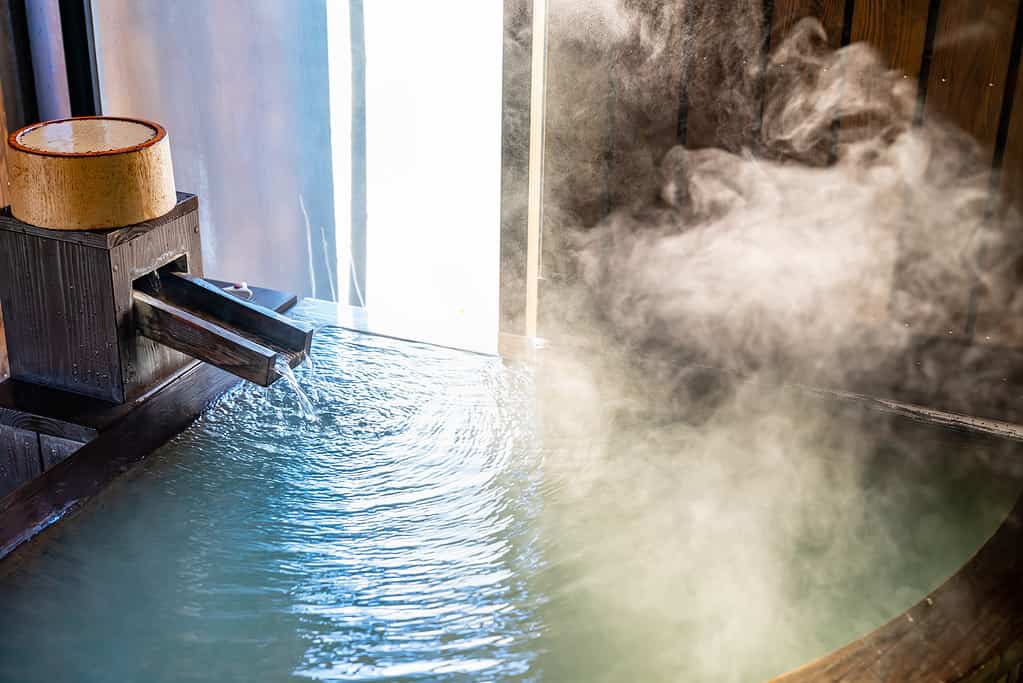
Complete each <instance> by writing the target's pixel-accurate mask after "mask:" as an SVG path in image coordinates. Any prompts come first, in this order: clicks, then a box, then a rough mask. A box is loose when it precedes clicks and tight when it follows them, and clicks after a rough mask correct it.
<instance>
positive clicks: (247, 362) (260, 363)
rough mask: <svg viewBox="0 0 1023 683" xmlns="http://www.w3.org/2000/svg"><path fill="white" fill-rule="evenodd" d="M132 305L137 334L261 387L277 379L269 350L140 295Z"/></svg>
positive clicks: (136, 293) (143, 294) (274, 357)
mask: <svg viewBox="0 0 1023 683" xmlns="http://www.w3.org/2000/svg"><path fill="white" fill-rule="evenodd" d="M134 302H135V305H134V318H135V325H136V327H137V329H138V331H139V334H142V335H144V336H146V337H148V338H150V339H152V340H153V341H157V342H159V343H161V344H163V345H164V346H169V347H171V348H173V349H177V350H179V351H181V352H182V353H185V354H187V355H188V356H191V357H193V358H198V359H200V360H203V361H206V362H207V363H210V364H212V365H216V366H217V367H219V368H222V369H224V370H227V371H228V372H230V373H232V374H234V375H238V376H239V377H241V378H243V379H247V380H249V381H250V382H255V383H256V384H259V385H262V386H269V385H270V384H271V382H272V381H273V380H274V379H276V377H275V375H274V365H275V363H276V361H277V353H276V352H275V351H273V350H272V349H269V348H267V347H265V346H261V345H259V344H256V343H254V342H251V341H249V340H248V339H246V338H245V337H243V336H241V335H238V334H236V333H235V332H233V331H231V330H229V329H227V328H224V327H221V326H219V325H216V324H214V323H212V322H210V321H208V320H204V319H203V318H200V317H198V316H196V315H193V314H192V313H191V312H189V311H187V310H185V309H183V308H178V307H177V306H173V305H171V304H169V303H167V302H166V301H161V300H160V299H157V298H155V297H152V296H149V295H148V294H145V293H143V292H139V291H136V292H135V293H134Z"/></svg>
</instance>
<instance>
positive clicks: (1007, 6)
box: [926, 0, 1019, 163]
mask: <svg viewBox="0 0 1023 683" xmlns="http://www.w3.org/2000/svg"><path fill="white" fill-rule="evenodd" d="M1018 8H1019V2H1018V1H1017V0H945V1H944V2H943V3H942V6H941V13H940V15H939V17H938V25H937V35H936V36H935V43H934V59H933V62H932V65H931V73H930V79H929V82H928V84H927V106H926V115H927V116H932V115H940V116H942V117H944V118H946V119H948V120H949V121H951V122H952V123H954V124H956V125H957V126H959V127H960V128H962V129H963V130H965V131H966V132H967V133H969V134H970V135H972V136H973V137H974V139H976V140H977V141H978V142H980V144H981V145H983V146H984V148H985V154H986V155H987V156H986V158H987V160H988V163H990V161H991V160H993V158H994V144H995V138H996V136H997V134H998V123H999V119H1000V116H1001V111H1002V98H1003V96H1004V93H1005V85H1006V83H1005V78H1006V74H1007V73H1008V69H1009V55H1010V51H1011V48H1012V40H1013V32H1014V31H1013V29H1014V27H1015V23H1016V14H1017V11H1018Z"/></svg>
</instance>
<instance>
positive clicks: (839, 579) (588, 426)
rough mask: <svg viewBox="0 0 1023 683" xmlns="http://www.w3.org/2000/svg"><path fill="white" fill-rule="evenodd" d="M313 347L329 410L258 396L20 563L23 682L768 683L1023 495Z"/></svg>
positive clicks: (183, 441) (930, 582) (531, 381)
mask: <svg viewBox="0 0 1023 683" xmlns="http://www.w3.org/2000/svg"><path fill="white" fill-rule="evenodd" d="M314 353H315V356H316V359H315V360H316V368H315V371H310V370H309V369H308V368H302V369H300V370H299V372H298V376H299V380H300V382H301V383H302V385H303V386H304V387H306V389H307V390H308V393H309V395H310V397H311V398H312V401H313V403H315V408H316V412H317V413H318V415H319V420H318V422H316V423H315V424H312V423H309V422H307V421H305V420H303V419H302V417H301V416H300V414H299V411H298V406H297V402H296V398H295V396H294V395H293V394H292V393H291V392H290V391H289V390H288V389H287V388H286V387H283V386H275V387H274V388H273V389H271V390H269V391H266V390H263V389H260V388H257V387H245V388H241V389H239V390H237V391H235V392H233V393H231V394H230V395H229V396H227V397H226V398H225V399H223V400H221V401H220V402H219V403H218V404H217V405H216V406H215V407H214V408H213V409H212V410H210V411H209V412H208V413H207V414H206V415H205V416H204V417H203V418H202V419H201V420H200V422H199V423H198V424H197V425H196V426H195V427H194V428H192V429H190V430H189V431H188V432H186V433H185V434H183V435H182V436H180V437H179V438H177V439H176V440H175V441H174V442H173V443H171V444H170V445H168V446H167V447H165V448H163V449H161V450H160V451H159V452H158V453H156V454H155V455H153V456H152V457H150V458H149V459H147V460H146V461H145V462H144V463H143V465H141V466H140V467H139V468H138V469H137V470H135V471H133V472H132V473H131V474H129V475H127V476H126V477H125V478H123V479H121V480H119V481H118V482H117V483H116V484H115V485H114V486H113V487H112V488H111V490H110V491H109V492H107V493H106V494H104V495H103V496H102V497H101V498H99V499H98V500H97V501H95V502H94V503H93V504H92V505H91V506H89V507H88V508H87V509H86V510H85V511H84V512H83V513H82V514H80V515H79V516H77V517H76V518H74V519H71V520H68V521H67V522H65V523H63V524H62V525H60V526H59V527H57V528H55V529H54V530H52V531H51V532H50V533H48V534H47V535H46V536H45V537H44V538H43V539H41V541H40V542H37V543H34V544H31V545H30V546H29V547H27V548H26V549H25V550H23V551H22V552H19V554H18V555H17V556H16V557H15V558H13V560H12V561H10V562H8V563H5V565H4V567H3V569H0V604H2V605H3V615H2V618H0V680H3V681H7V680H11V681H63V680H74V681H110V680H146V681H283V680H309V679H318V680H325V681H554V682H558V683H560V682H563V681H564V682H570V681H593V680H596V681H632V680H642V681H678V680H714V681H727V680H737V681H745V680H751V679H753V680H755V679H756V678H757V677H766V676H768V675H771V674H774V673H778V672H780V671H781V670H782V669H784V668H788V667H791V666H795V665H796V664H798V663H800V662H801V661H803V660H805V659H808V658H810V657H813V656H816V655H819V654H822V653H823V652H824V651H825V650H827V649H828V648H830V647H833V646H834V645H837V644H839V643H841V642H842V641H843V640H846V639H848V638H851V637H854V636H855V635H858V634H859V633H860V632H862V631H863V630H865V629H867V628H871V627H873V626H875V625H877V624H879V623H880V622H881V621H883V620H884V619H885V618H887V617H888V616H890V615H893V614H895V613H896V612H897V611H899V610H901V609H902V608H904V607H906V606H908V605H909V604H911V603H912V602H913V601H915V600H916V599H918V598H919V597H921V596H922V595H923V593H924V592H925V591H927V590H928V589H930V588H932V587H934V586H935V585H936V584H937V583H939V582H940V581H941V580H942V579H943V578H944V577H945V576H946V575H947V574H949V573H950V572H951V571H952V570H954V568H955V567H956V566H957V565H958V564H961V563H962V562H963V561H964V560H965V559H966V557H967V556H968V555H969V554H970V552H971V551H972V550H973V549H975V548H976V547H977V546H978V545H979V544H980V542H981V541H982V539H983V538H984V537H985V536H986V535H987V534H990V532H991V531H993V529H994V528H995V526H996V525H997V523H998V520H999V517H1000V516H1001V515H1003V514H1004V513H1005V512H1006V511H1007V509H1008V507H1009V506H1010V504H1011V502H1012V499H1013V497H1014V495H1015V493H1016V490H1017V488H1018V479H1014V478H1013V477H1010V476H1004V474H1006V472H1007V470H1004V469H1000V468H1001V465H998V463H996V458H995V455H993V454H992V453H991V452H989V450H985V449H984V448H980V447H974V446H969V447H967V445H966V444H965V443H962V442H958V441H940V440H937V439H936V438H934V437H927V435H926V434H925V433H924V431H926V430H922V431H921V433H920V434H916V435H914V436H913V438H912V439H911V440H909V441H912V442H913V443H915V444H917V446H918V450H919V455H915V456H912V457H910V455H907V452H905V451H904V450H902V446H892V445H891V444H889V445H884V444H881V443H875V440H874V439H872V438H871V437H870V430H869V429H862V428H860V427H861V426H860V427H857V430H858V431H854V432H850V433H855V434H858V435H859V436H855V437H853V436H843V437H841V438H838V437H835V438H831V437H829V436H828V434H831V433H832V432H831V431H829V430H827V429H824V428H823V427H820V428H815V429H813V430H809V431H807V430H803V431H799V430H797V433H796V435H795V436H793V437H792V439H790V440H788V441H786V442H784V445H786V446H787V447H785V448H782V447H779V445H778V444H779V443H782V442H775V441H771V442H765V441H764V440H763V439H760V438H758V437H757V434H764V433H767V432H768V431H771V430H773V431H775V432H778V431H779V430H778V429H777V427H778V426H779V425H781V426H782V427H783V429H781V430H780V432H785V431H786V429H787V427H786V424H788V423H787V422H786V418H779V417H777V416H774V415H773V414H772V413H771V412H770V411H760V412H756V411H754V412H752V413H744V414H746V415H748V416H749V425H750V426H751V427H752V428H751V429H748V430H731V431H727V432H726V431H725V430H722V429H712V428H708V426H707V425H702V426H700V427H698V428H697V427H695V426H690V425H687V424H685V423H678V422H661V423H659V424H652V423H650V422H649V421H647V422H644V421H642V420H639V421H630V420H627V419H622V418H621V417H620V416H619V417H618V418H616V419H613V420H610V421H606V420H604V417H606V415H604V414H603V413H601V414H599V415H598V414H596V413H593V414H590V413H587V412H586V410H584V409H582V408H580V406H578V405H576V406H572V405H565V403H571V400H570V397H571V396H573V395H575V396H576V399H577V401H578V402H580V403H581V402H582V401H583V400H584V398H585V396H584V394H585V392H574V391H562V392H561V393H558V392H555V394H554V398H555V399H556V402H559V403H562V405H555V404H554V403H550V402H548V401H549V400H550V399H551V396H550V395H549V394H546V393H544V392H540V394H538V392H537V391H536V388H537V387H536V381H535V377H534V374H533V372H532V371H530V370H527V369H525V368H522V367H518V366H511V365H508V364H506V363H504V362H503V361H501V360H499V359H495V358H490V357H484V356H475V355H470V354H464V353H459V352H454V351H448V350H443V349H438V348H432V347H426V346H420V345H415V344H409V343H406V342H399V341H393V340H387V339H380V338H373V337H367V336H362V335H357V334H354V333H349V332H344V331H342V330H339V329H337V328H324V329H322V330H320V331H319V332H318V333H317V337H316V343H315V345H314ZM279 384H281V383H279ZM538 395H545V396H546V399H545V400H543V401H538ZM576 409H578V412H573V410H576ZM805 410H807V411H808V410H812V408H810V407H806V408H805ZM598 412H599V411H598ZM552 414H553V415H557V416H559V417H560V416H564V415H572V416H573V418H580V419H578V420H576V419H573V420H570V421H569V424H562V423H561V421H560V420H559V419H553V420H552V419H551V415H552ZM804 414H805V413H804ZM591 418H592V419H593V420H595V421H592V422H588V421H587V420H588V419H591ZM834 419H839V418H838V417H836V418H834ZM841 419H843V420H845V419H847V418H844V417H842V418H841ZM822 420H823V418H822ZM822 423H823V422H822V421H817V422H815V424H818V425H820V424H822ZM711 427H713V422H712V423H711ZM821 430H823V431H821ZM832 431H833V430H832ZM843 433H846V432H845V431H844V430H843ZM928 433H929V432H928ZM928 438H930V439H931V440H930V441H928V440H927V439H928ZM943 438H944V437H943ZM810 444H813V445H815V446H817V447H819V451H820V455H819V456H818V457H817V458H816V459H812V460H811V461H809V462H806V461H803V460H797V459H796V458H795V457H794V455H793V454H796V453H798V454H802V455H803V456H805V447H808V445H810ZM797 446H798V447H797ZM726 451H728V452H735V453H744V454H745V455H744V457H743V458H739V459H734V460H731V461H727V462H723V461H722V460H721V458H719V457H716V456H717V455H718V454H720V453H724V452H726ZM946 451H947V454H946V455H945V456H944V457H941V455H942V453H944V452H946ZM857 463H860V464H857ZM863 463H866V464H863ZM996 465H997V468H996ZM992 468H996V469H997V471H998V476H995V475H993V474H992ZM806 472H812V475H813V476H809V475H807V474H806ZM798 473H802V474H800V475H799V476H795V475H796V474H798ZM1012 474H1015V473H1012ZM796 481H798V482H802V483H807V482H814V483H815V484H817V485H820V486H822V487H826V488H822V489H817V490H801V489H799V488H797V487H794V486H793V482H796ZM779 489H785V490H786V491H787V495H784V496H776V495H774V494H775V492H776V491H778V490H779ZM726 492H727V493H726ZM971 492H972V493H971ZM767 494H770V495H767ZM772 501H773V502H772ZM825 518H827V519H829V520H831V521H830V522H829V523H828V524H823V522H821V523H817V522H818V521H819V520H822V519H825ZM836 518H837V519H843V518H845V519H846V521H845V522H844V523H838V522H836V521H835V519H836ZM774 528H784V529H785V533H783V534H778V535H775V534H769V533H766V532H767V530H769V529H774ZM870 595H873V596H881V597H878V598H875V599H864V596H870ZM779 606H780V607H781V608H783V611H782V612H781V613H780V614H777V613H775V614H768V613H769V612H771V610H774V609H776V608H779ZM810 607H812V608H813V609H810ZM768 616H770V620H768V619H767V617H768ZM768 623H771V624H773V626H772V628H767V627H766V626H765V624H768ZM743 624H745V625H746V627H745V628H743V627H742V625H743Z"/></svg>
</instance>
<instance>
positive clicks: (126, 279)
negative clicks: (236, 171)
mask: <svg viewBox="0 0 1023 683" xmlns="http://www.w3.org/2000/svg"><path fill="white" fill-rule="evenodd" d="M193 199H194V198H193ZM172 214H174V215H176V217H174V218H168V219H167V220H163V219H159V220H158V221H151V222H150V223H146V224H142V225H139V226H134V227H129V228H122V229H121V230H119V231H116V232H118V233H119V234H118V235H116V236H112V237H110V241H109V244H110V245H111V251H110V259H111V264H112V277H113V283H114V284H113V288H114V289H113V292H114V294H113V296H114V316H115V320H116V328H117V338H118V343H119V346H120V353H121V368H122V373H123V375H124V388H125V392H124V393H125V397H126V398H128V399H131V398H135V397H137V396H139V395H141V394H142V393H143V392H145V391H146V390H147V389H148V388H149V387H151V386H153V385H154V384H156V383H157V382H159V381H161V380H162V379H164V378H166V377H168V376H170V375H171V374H173V373H174V372H176V371H177V370H180V369H181V368H183V367H184V366H186V365H187V364H188V363H189V362H191V359H190V358H189V357H188V356H186V355H184V354H182V353H179V352H178V351H175V350H174V349H171V348H169V347H166V346H162V345H160V344H157V343H155V342H154V341H152V340H150V339H146V338H144V337H140V336H138V335H137V334H136V333H135V324H134V320H133V318H132V306H133V302H132V287H133V283H134V282H135V281H136V280H137V279H139V278H141V277H143V276H144V275H146V274H148V273H151V272H153V271H154V270H156V269H158V268H161V267H163V266H165V265H167V264H168V263H171V262H172V261H176V260H178V259H180V258H181V257H184V259H185V260H186V262H187V270H188V272H189V273H192V274H193V275H199V276H201V275H202V273H203V265H202V244H201V241H200V239H199V210H198V203H197V202H194V201H192V199H187V200H185V201H183V202H182V203H181V204H179V206H178V208H177V209H175V211H174V212H172ZM157 228H159V229H157Z"/></svg>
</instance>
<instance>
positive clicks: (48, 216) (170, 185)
mask: <svg viewBox="0 0 1023 683" xmlns="http://www.w3.org/2000/svg"><path fill="white" fill-rule="evenodd" d="M97 120H100V121H103V120H104V119H97ZM41 125H43V126H47V125H60V122H48V123H45V124H41ZM152 125H155V124H152ZM38 128H39V127H38V126H32V127H29V129H22V130H21V131H18V132H15V133H12V134H11V135H10V136H9V138H8V145H7V147H8V149H7V154H8V163H9V165H10V179H11V184H10V194H11V196H10V200H11V212H12V214H13V215H14V216H16V217H17V218H18V219H19V220H21V221H23V222H25V223H29V224H30V225H36V226H40V227H45V228H51V229H54V230H95V229H102V228H112V227H119V226H123V225H133V224H135V223H141V222H143V221H147V220H152V219H154V218H157V217H159V216H162V215H163V214H165V213H167V212H168V211H170V210H171V209H173V208H174V205H175V203H176V193H175V190H174V170H173V168H172V166H171V152H170V139H169V138H168V137H167V136H166V133H164V132H163V129H162V128H160V129H159V131H160V137H159V139H158V140H157V141H156V142H155V143H154V144H146V145H144V146H140V147H135V148H131V149H127V150H124V151H120V152H118V153H102V154H101V153H86V154H82V153H74V154H50V153H42V152H40V151H37V150H34V149H30V148H28V147H25V146H23V145H21V144H19V142H18V140H19V139H23V138H24V137H25V136H26V135H27V134H30V133H31V132H33V131H37V130H38Z"/></svg>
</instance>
